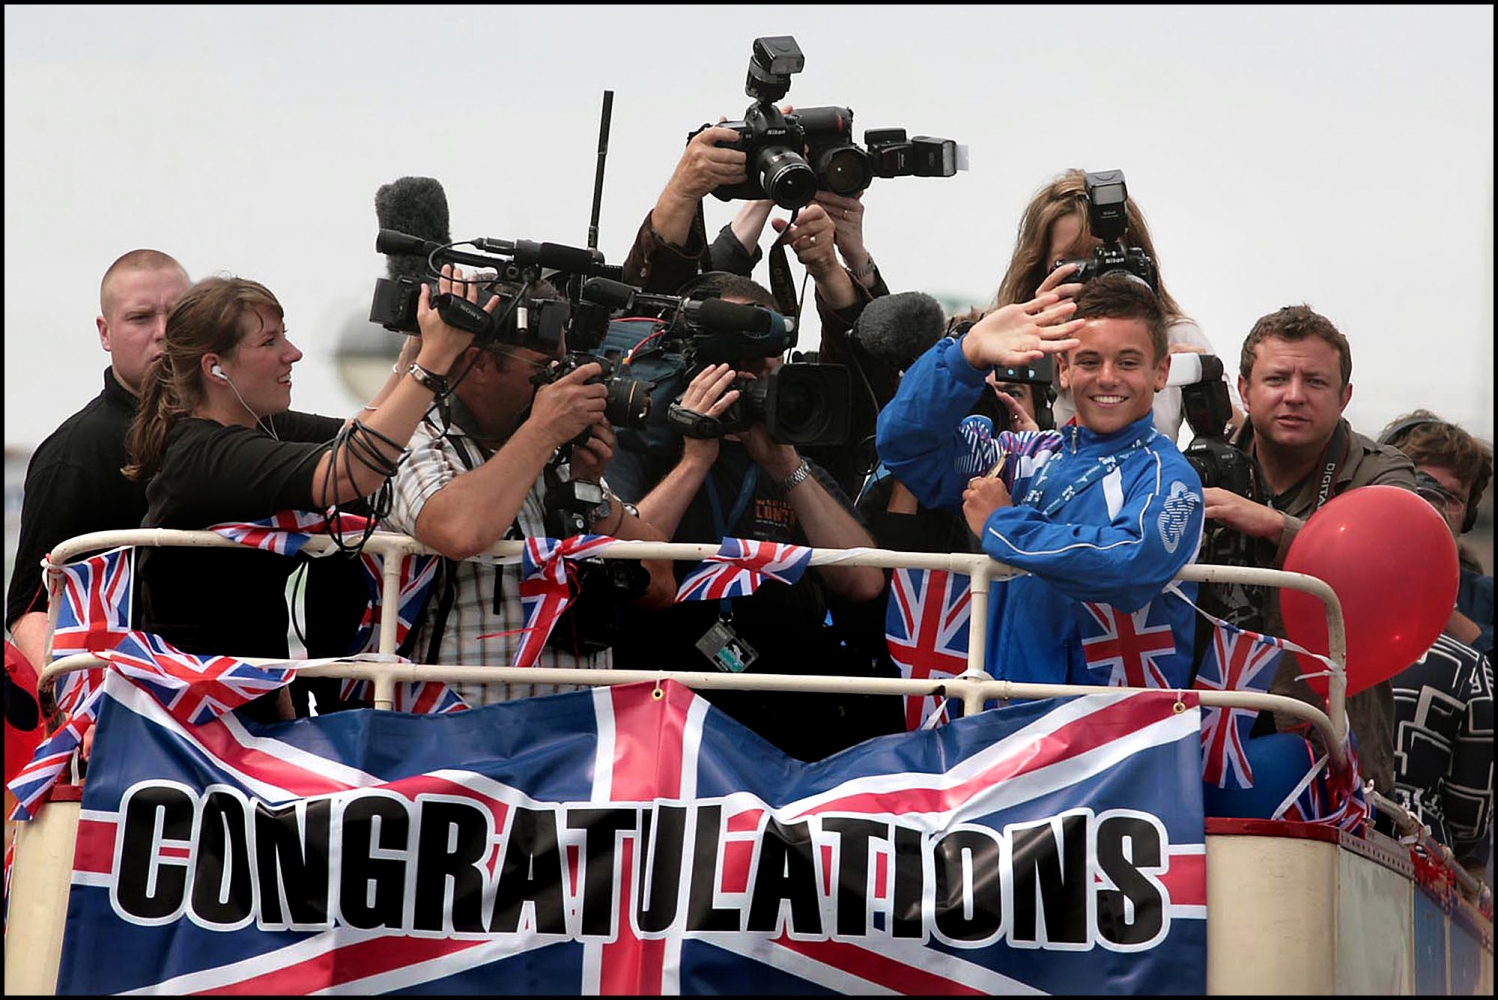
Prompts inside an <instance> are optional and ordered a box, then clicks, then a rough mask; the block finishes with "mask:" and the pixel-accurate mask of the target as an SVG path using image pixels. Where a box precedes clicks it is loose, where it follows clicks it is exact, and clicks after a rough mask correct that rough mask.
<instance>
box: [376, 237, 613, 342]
mask: <svg viewBox="0 0 1498 1000" xmlns="http://www.w3.org/2000/svg"><path fill="white" fill-rule="evenodd" d="M459 245H462V244H441V243H433V242H431V241H429V240H424V239H421V238H420V237H416V236H408V235H406V234H405V233H400V232H396V231H395V230H393V229H381V230H380V233H379V235H378V236H377V237H376V238H375V250H377V251H378V252H380V253H382V254H385V255H386V256H402V255H403V256H419V257H424V258H426V260H427V272H428V275H429V276H428V277H427V278H425V279H422V280H417V279H415V278H411V277H406V276H401V277H396V278H380V279H378V280H376V281H375V288H374V298H373V299H372V300H371V302H370V306H369V321H370V322H371V323H378V324H379V325H381V326H383V327H384V328H385V329H387V330H390V331H392V332H395V333H408V334H419V333H420V332H421V328H420V327H419V326H418V325H417V322H416V308H417V304H418V303H419V302H420V300H421V286H422V285H423V284H425V285H426V286H427V287H428V288H430V289H431V299H432V305H433V307H434V308H435V309H436V310H437V311H438V312H439V313H440V314H441V315H442V318H443V320H445V321H446V322H447V323H449V324H451V325H452V326H455V327H457V328H458V329H460V330H465V331H467V332H469V333H471V334H473V338H474V340H473V342H474V345H475V346H478V347H483V346H486V345H487V344H489V343H490V342H491V341H495V340H498V341H499V342H501V343H507V344H516V345H523V346H527V347H530V346H534V347H535V348H536V349H537V350H540V351H543V352H546V353H554V352H555V351H556V350H557V348H558V346H559V345H560V344H561V342H562V337H563V335H564V334H565V335H566V337H567V342H568V344H569V345H571V346H574V347H582V348H584V349H586V348H587V347H589V346H592V345H594V344H597V343H598V341H599V340H601V339H602V337H603V333H604V331H605V329H606V328H607V326H608V311H607V310H604V309H599V308H597V307H594V306H592V305H589V304H587V303H581V302H576V301H572V302H569V301H568V300H567V299H543V298H531V297H528V296H525V297H522V296H518V295H515V294H513V293H512V292H511V291H509V290H508V289H511V288H514V287H515V286H520V287H521V288H522V289H523V288H524V287H525V286H527V285H529V284H533V283H534V282H536V281H538V280H540V279H541V277H542V276H543V269H550V270H552V271H556V272H564V273H565V274H567V275H569V276H581V277H592V276H604V277H608V276H612V275H615V274H617V273H618V272H619V270H620V269H619V268H618V267H614V266H611V265H608V264H605V263H604V262H603V260H602V256H601V255H600V254H599V253H598V252H597V251H594V250H583V249H580V248H578V247H569V246H563V245H561V244H558V243H533V242H531V241H530V240H494V239H486V238H483V237H479V238H476V239H473V240H469V241H467V244H466V245H469V246H472V247H474V251H464V250H456V249H454V247H455V246H459ZM443 264H467V265H470V266H472V267H476V268H480V269H485V270H486V271H492V272H493V274H492V275H488V276H486V277H483V278H479V279H477V280H478V281H479V283H480V290H479V300H480V301H479V303H478V304H474V303H472V302H469V301H468V300H467V299H465V298H463V297H462V296H454V295H439V294H438V293H437V277H436V275H437V274H438V273H439V272H440V271H441V269H442V265H443ZM469 280H474V279H469ZM496 295H498V296H499V297H500V298H501V300H502V305H501V307H500V308H499V309H497V310H496V311H495V312H494V313H493V314H490V313H489V312H488V311H487V310H485V309H484V308H483V305H484V304H485V303H487V302H488V301H489V299H491V298H493V297H494V296H496ZM573 298H574V299H575V298H576V296H573Z"/></svg>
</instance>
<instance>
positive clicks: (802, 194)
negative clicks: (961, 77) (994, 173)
mask: <svg viewBox="0 0 1498 1000" xmlns="http://www.w3.org/2000/svg"><path fill="white" fill-rule="evenodd" d="M805 66H806V57H805V56H803V55H802V53H801V48H800V46H798V45H797V44H796V40H795V39H794V38H792V37H791V36H790V35H775V36H770V37H765V38H756V39H755V40H754V48H753V52H752V54H751V56H750V59H749V75H748V78H747V79H746V80H745V83H744V91H745V93H747V94H748V95H749V96H750V97H751V98H753V99H754V103H753V104H750V105H749V107H748V109H747V110H745V112H744V117H743V118H742V119H741V120H739V121H732V122H723V123H722V124H721V125H720V126H718V127H720V128H730V129H733V130H734V131H735V132H737V133H738V134H739V138H738V140H737V141H736V142H732V143H724V144H723V145H726V146H729V147H731V148H733V149H741V150H743V151H744V155H745V157H746V161H747V162H746V163H745V165H744V166H745V172H746V173H747V174H748V177H749V179H748V180H746V181H744V182H743V183H742V184H724V185H720V186H719V187H717V188H715V189H714V190H713V195H714V196H715V197H717V198H718V199H720V200H722V201H733V200H735V199H738V200H755V199H759V198H769V199H771V200H773V201H774V202H775V204H777V205H779V206H780V207H781V208H788V209H795V208H801V207H802V206H804V205H808V204H810V203H811V200H812V198H813V197H815V196H816V193H817V191H818V190H819V189H820V190H824V191H831V192H833V193H834V194H840V195H855V194H857V193H858V192H860V191H862V190H863V189H864V188H866V187H868V186H869V182H870V181H871V180H873V179H874V178H875V177H951V176H952V175H953V174H955V173H956V172H957V171H958V170H963V169H966V168H967V164H966V162H965V153H966V150H965V149H959V148H958V146H957V144H956V143H955V142H953V141H952V140H951V139H936V138H933V137H931V136H923V135H918V136H915V137H914V138H909V139H908V138H906V135H905V130H904V129H879V130H873V129H871V130H869V131H867V132H865V133H864V142H865V143H866V144H867V145H868V149H863V148H862V147H860V146H859V145H858V144H857V143H855V142H854V141H853V111H852V109H850V108H843V107H822V108H803V109H801V110H800V111H799V112H796V113H794V114H789V115H787V114H782V113H781V111H780V109H779V108H777V107H776V106H775V103H774V102H776V101H778V100H780V99H781V98H782V97H784V96H785V95H786V93H787V92H788V91H789V90H790V89H791V75H792V74H794V73H799V72H801V70H802V69H804V68H805ZM709 127H710V126H708V125H704V126H702V128H709ZM701 131H702V129H697V131H696V132H693V133H691V135H689V136H687V138H688V139H689V140H690V139H691V137H692V136H693V135H696V134H697V132H701Z"/></svg>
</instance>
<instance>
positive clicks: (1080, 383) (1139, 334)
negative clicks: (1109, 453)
mask: <svg viewBox="0 0 1498 1000" xmlns="http://www.w3.org/2000/svg"><path fill="white" fill-rule="evenodd" d="M1076 336H1077V339H1078V340H1080V341H1081V342H1082V345H1081V346H1080V347H1077V348H1075V349H1073V350H1071V351H1069V352H1067V354H1065V355H1062V356H1061V357H1059V358H1058V359H1057V371H1058V373H1059V375H1060V378H1061V387H1062V388H1064V389H1069V390H1071V395H1072V405H1073V406H1075V407H1076V410H1077V423H1079V424H1081V425H1082V426H1083V427H1086V428H1087V429H1088V430H1091V431H1093V432H1095V433H1098V434H1115V433H1117V432H1118V431H1121V430H1123V429H1124V428H1125V427H1127V426H1129V425H1130V424H1132V423H1133V422H1134V421H1136V420H1138V419H1139V418H1140V417H1143V416H1144V415H1145V414H1147V413H1149V412H1150V409H1151V408H1152V407H1153V406H1154V405H1155V393H1157V392H1159V391H1160V390H1161V389H1163V388H1165V380H1166V378H1167V377H1168V376H1169V374H1170V358H1169V356H1168V355H1162V356H1160V357H1158V358H1157V357H1155V349H1154V345H1153V344H1152V343H1151V341H1150V332H1149V327H1148V326H1146V325H1145V323H1144V321H1143V320H1138V319H1115V318H1113V317H1110V316H1100V317H1096V318H1093V319H1089V320H1088V321H1087V322H1086V323H1085V324H1083V326H1082V329H1081V330H1079V331H1077V334H1076Z"/></svg>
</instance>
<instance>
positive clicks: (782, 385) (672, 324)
mask: <svg viewBox="0 0 1498 1000" xmlns="http://www.w3.org/2000/svg"><path fill="white" fill-rule="evenodd" d="M582 298H583V299H584V300H585V301H588V302H593V303H596V304H599V305H604V306H609V307H612V308H613V309H615V310H616V311H618V312H620V313H622V314H624V315H630V316H633V315H634V314H637V313H640V312H645V311H650V312H653V313H656V314H658V315H657V316H654V317H639V316H636V317H635V318H634V319H633V320H619V319H616V320H614V321H613V322H612V323H610V324H609V331H608V333H607V335H606V336H605V338H604V341H603V343H602V344H601V345H600V346H599V347H597V348H595V349H594V350H593V352H592V356H593V357H600V356H601V357H605V358H615V359H619V360H620V361H621V362H622V363H621V364H620V366H619V367H620V370H621V371H622V372H625V373H627V374H628V375H629V376H630V377H636V376H639V377H641V378H643V379H645V380H647V381H649V382H651V383H652V389H651V396H652V397H653V399H654V403H653V405H652V407H651V408H650V418H649V419H648V421H647V423H646V426H645V427H644V428H641V429H638V432H635V433H632V432H631V431H632V430H634V429H631V428H625V429H624V430H621V431H620V434H619V443H620V445H621V446H623V447H625V448H628V449H630V450H632V451H638V452H645V453H651V454H668V453H670V452H671V451H672V450H674V448H675V443H676V442H675V438H676V435H678V434H685V435H687V436H694V437H716V436H718V435H720V434H725V433H732V432H734V431H737V430H742V429H744V428H745V427H748V426H750V425H751V424H763V425H764V426H765V429H766V430H768V431H769V433H770V436H771V437H773V438H775V439H776V440H777V441H783V442H785V443H788V444H794V445H798V446H811V445H836V444H842V443H843V442H845V441H846V440H847V436H848V412H849V404H850V399H851V395H852V383H851V382H850V380H849V377H848V370H847V369H846V368H844V367H843V366H841V365H820V364H799V363H798V364H783V365H780V366H778V367H777V368H776V369H775V370H774V371H772V372H771V373H770V374H769V375H768V376H767V377H765V378H762V379H749V378H744V377H742V376H740V378H739V379H738V380H736V381H735V383H734V388H737V389H739V392H740V395H739V399H738V400H737V401H736V402H735V403H734V405H733V406H731V407H730V408H729V409H728V411H727V412H725V413H724V414H723V417H722V418H721V419H718V420H712V421H711V425H712V426H711V427H709V426H708V425H707V424H693V425H691V426H687V425H686V424H684V423H682V422H681V420H680V418H679V417H678V418H677V420H675V421H673V420H672V419H671V416H670V410H671V409H672V407H671V404H672V403H673V402H674V401H675V400H676V399H677V398H679V397H680V395H681V394H682V392H683V391H684V390H685V389H686V385H687V383H688V382H689V381H691V379H692V377H693V376H695V375H696V374H697V373H698V372H700V371H701V370H702V369H703V368H704V367H706V366H707V365H711V364H718V363H721V362H733V361H740V360H742V359H745V358H770V357H775V356H777V355H780V354H782V353H784V352H785V351H786V350H788V349H789V348H791V347H793V346H795V343H796V325H795V320H794V319H793V318H790V317H785V316H781V315H780V314H779V313H776V312H773V311H771V310H769V309H765V308H762V307H760V306H754V305H741V304H737V303H733V302H725V301H723V300H722V299H717V298H708V299H693V298H682V297H679V296H675V295H656V294H649V293H645V292H641V291H639V290H638V289H636V288H634V287H633V286H631V285H626V284H624V283H622V282H618V281H610V280H607V279H603V278H591V279H589V280H588V281H586V282H584V283H583V286H582ZM642 324H645V325H646V326H648V328H649V329H648V330H646V331H642V330H641V325H642ZM676 409H677V410H678V411H679V410H680V407H677V408H676ZM682 412H689V411H682Z"/></svg>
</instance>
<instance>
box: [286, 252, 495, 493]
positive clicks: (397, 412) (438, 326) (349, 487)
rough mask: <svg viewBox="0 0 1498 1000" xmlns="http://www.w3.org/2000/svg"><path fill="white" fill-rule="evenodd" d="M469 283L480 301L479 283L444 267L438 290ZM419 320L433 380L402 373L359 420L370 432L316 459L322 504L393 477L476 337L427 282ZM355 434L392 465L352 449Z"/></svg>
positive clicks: (421, 357) (423, 364) (422, 355)
mask: <svg viewBox="0 0 1498 1000" xmlns="http://www.w3.org/2000/svg"><path fill="white" fill-rule="evenodd" d="M465 284H466V286H467V298H468V300H469V301H470V302H475V303H476V302H477V301H478V286H477V285H476V284H474V283H471V282H466V283H465V282H463V281H462V280H460V276H456V275H454V273H453V267H452V265H450V264H445V265H443V267H442V277H441V279H440V280H439V281H438V286H437V290H438V292H439V293H447V292H454V293H455V294H462V288H461V286H463V285H465ZM498 304H499V299H498V298H497V297H496V298H494V299H491V300H490V301H489V303H488V305H487V306H486V307H485V308H486V309H488V310H489V311H490V312H493V311H494V308H495V307H496V306H497V305H498ZM416 321H417V323H418V324H419V325H420V326H421V349H420V351H418V352H417V355H416V361H415V365H416V367H417V368H418V369H420V371H421V372H423V373H426V374H424V375H423V377H424V378H428V379H429V383H430V384H428V385H423V384H422V383H421V382H418V381H417V379H416V378H415V377H413V376H412V375H410V374H406V375H404V376H402V377H401V379H400V382H399V383H398V384H397V385H396V386H395V388H393V389H391V390H390V392H389V394H388V395H387V396H386V397H385V399H384V400H383V401H382V402H381V403H380V405H379V407H378V408H377V409H375V410H373V411H365V415H364V416H362V417H361V418H358V419H359V422H360V423H361V424H362V425H363V426H364V427H365V428H367V429H368V430H369V431H370V432H372V433H370V434H363V433H362V432H361V431H360V430H359V429H358V428H357V427H355V428H353V429H352V432H351V433H350V434H348V435H346V436H345V437H343V438H342V439H341V440H342V444H341V445H338V446H335V447H334V448H331V449H329V451H328V453H327V454H326V455H324V456H323V457H322V458H321V459H320V460H319V461H318V463H317V469H316V471H315V472H314V473H313V477H312V496H313V497H314V498H316V499H317V502H318V503H319V505H326V504H331V503H347V502H349V501H351V500H355V499H357V498H359V497H362V496H368V495H369V494H371V493H373V492H375V490H377V489H379V488H380V485H381V484H382V483H383V482H384V481H385V480H386V479H387V478H389V475H388V473H389V471H390V469H392V468H393V467H394V466H395V463H397V462H398V461H399V460H400V456H401V453H402V452H403V451H404V450H405V446H406V443H407V442H408V441H410V440H411V434H412V432H413V431H415V430H416V425H417V424H418V423H419V422H420V421H421V418H422V416H423V415H424V414H425V413H426V412H427V410H428V408H430V407H431V405H432V401H433V399H434V398H435V393H434V391H433V387H432V386H433V385H435V386H437V387H441V386H445V384H446V380H445V378H444V376H445V374H446V372H447V371H448V370H449V369H450V368H451V367H452V364H453V362H454V361H456V360H457V358H458V355H459V354H461V353H463V349H464V348H465V347H467V346H468V344H469V343H470V342H471V341H472V340H473V335H472V334H469V333H465V332H464V331H462V330H459V329H457V328H455V327H452V326H450V325H448V324H447V323H446V322H444V321H443V319H442V317H441V315H440V314H439V313H438V312H437V310H436V309H435V308H433V307H432V304H431V289H430V288H429V287H428V286H427V285H425V284H423V285H422V286H421V298H420V301H419V302H418V304H417V308H416ZM354 435H359V436H360V438H361V442H360V443H361V444H362V445H366V446H368V449H369V450H370V451H371V452H373V453H376V454H378V456H379V457H380V458H383V459H384V460H385V461H386V463H388V467H387V468H385V469H380V468H376V467H375V466H374V465H370V464H368V461H367V460H366V459H365V458H362V457H361V456H360V451H359V450H358V449H356V450H354V451H348V449H349V448H350V444H349V442H350V441H351V440H353V437H354ZM335 463H336V464H335Z"/></svg>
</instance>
